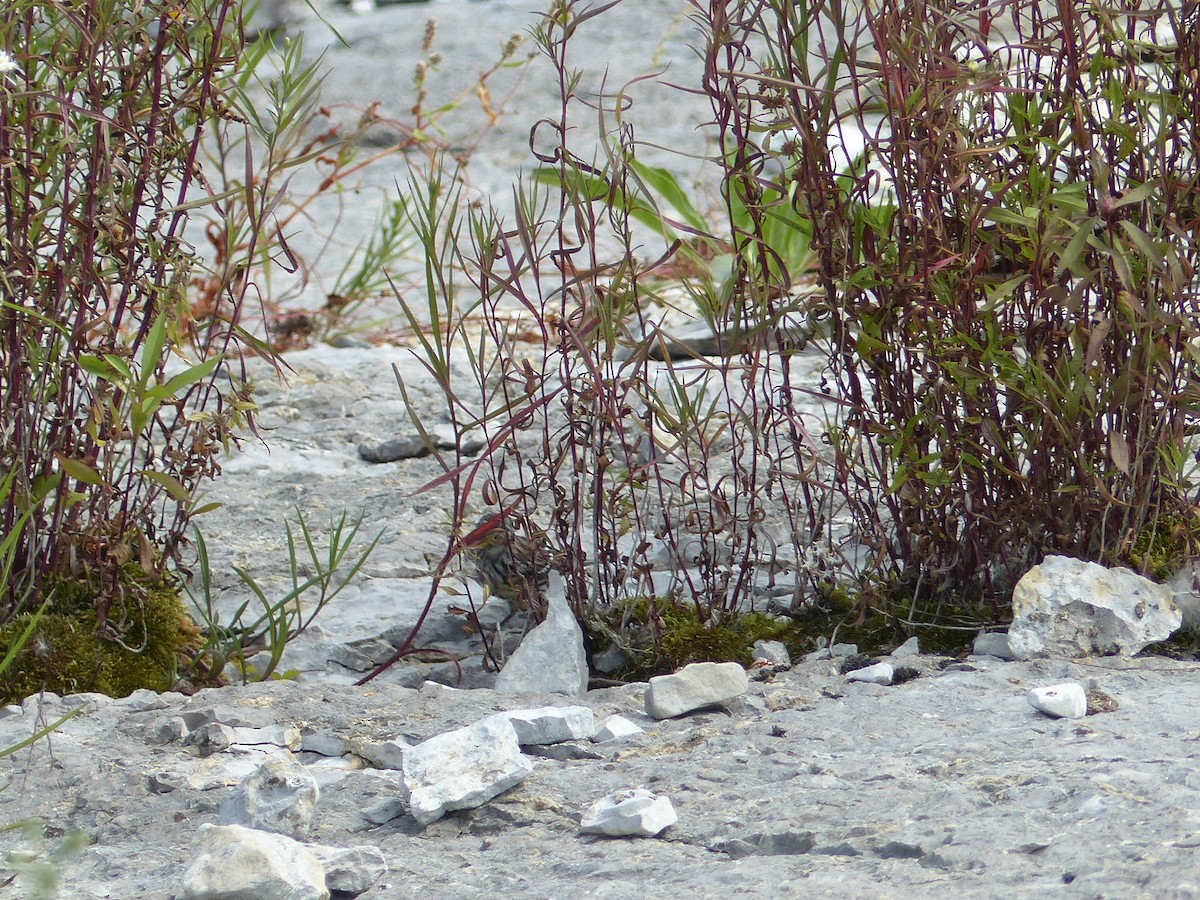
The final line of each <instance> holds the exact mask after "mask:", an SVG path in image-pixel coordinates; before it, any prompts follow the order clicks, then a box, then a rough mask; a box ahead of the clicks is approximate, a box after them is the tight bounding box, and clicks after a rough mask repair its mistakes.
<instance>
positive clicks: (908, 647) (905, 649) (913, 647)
mask: <svg viewBox="0 0 1200 900" xmlns="http://www.w3.org/2000/svg"><path fill="white" fill-rule="evenodd" d="M920 654H921V639H920V638H919V637H917V636H916V635H915V634H914V635H913V636H912V637H910V638H909V639H908V640H907V641H905V642H904V643H903V644H901V645H900V646H899V647H897V648H896V649H895V650H893V651H892V652H891V653H890V654H888V655H889V656H894V657H896V658H897V659H900V658H902V657H905V656H919V655H920Z"/></svg>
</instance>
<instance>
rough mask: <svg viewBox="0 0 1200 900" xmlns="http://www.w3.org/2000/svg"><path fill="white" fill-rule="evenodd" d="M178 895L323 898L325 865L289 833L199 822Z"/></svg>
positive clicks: (237, 899)
mask: <svg viewBox="0 0 1200 900" xmlns="http://www.w3.org/2000/svg"><path fill="white" fill-rule="evenodd" d="M182 896H183V898H184V900H263V898H265V897H286V898H287V900H327V898H328V897H329V890H328V889H327V888H326V886H325V870H324V869H323V868H322V867H321V863H320V861H319V860H318V859H317V858H316V856H314V855H313V853H312V852H311V851H310V850H309V849H308V848H307V847H305V846H304V845H303V844H301V843H300V842H299V841H294V840H292V839H291V838H289V837H284V836H283V835H280V834H270V833H268V832H266V831H259V830H257V829H255V828H244V827H242V826H241V825H201V826H200V832H199V843H198V845H197V847H196V850H195V852H194V853H193V855H192V861H191V863H189V864H188V867H187V869H186V870H185V871H184V873H183V894H182Z"/></svg>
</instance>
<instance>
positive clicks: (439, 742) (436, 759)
mask: <svg viewBox="0 0 1200 900" xmlns="http://www.w3.org/2000/svg"><path fill="white" fill-rule="evenodd" d="M402 771H403V773H404V781H403V788H404V795H405V799H406V800H407V801H408V807H409V812H411V813H412V815H413V818H415V819H416V820H417V821H418V822H419V823H420V824H421V825H428V824H430V823H431V822H436V821H437V820H438V819H440V818H441V817H442V816H443V815H445V814H446V813H447V812H449V811H451V810H455V809H474V808H475V807H477V806H482V805H483V804H484V803H487V801H489V800H491V799H492V798H493V797H495V796H496V795H498V794H502V793H504V792H505V791H507V790H508V789H509V788H510V787H512V786H513V785H516V784H519V783H520V782H521V781H523V780H524V779H525V778H526V776H528V775H529V773H530V772H532V771H533V763H532V762H530V761H529V760H528V759H526V758H525V757H524V756H522V755H521V747H520V745H519V744H518V743H517V733H516V731H515V730H514V729H513V727H512V723H511V722H509V721H508V719H506V718H501V717H496V716H489V717H488V718H486V719H483V720H482V721H480V722H476V723H475V724H474V725H470V726H468V727H466V728H458V729H456V730H454V731H448V732H446V733H445V734H439V735H437V736H436V737H432V738H430V739H429V740H427V741H424V742H423V743H420V744H417V746H415V747H413V748H411V749H409V750H406V751H405V752H404V764H403V769H402Z"/></svg>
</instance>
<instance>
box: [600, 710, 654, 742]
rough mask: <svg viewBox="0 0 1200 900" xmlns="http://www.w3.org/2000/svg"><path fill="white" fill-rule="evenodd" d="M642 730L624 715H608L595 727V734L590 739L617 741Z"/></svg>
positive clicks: (640, 732) (642, 729)
mask: <svg viewBox="0 0 1200 900" xmlns="http://www.w3.org/2000/svg"><path fill="white" fill-rule="evenodd" d="M644 732H645V729H644V728H642V727H641V726H640V725H638V724H636V723H634V722H630V721H629V720H628V719H627V718H625V717H624V716H609V717H608V718H607V719H605V720H604V722H603V723H602V724H601V725H600V727H599V728H598V729H596V734H595V735H594V736H593V737H592V740H593V741H596V742H597V743H601V742H603V741H619V740H621V739H622V738H627V737H632V736H633V735H635V734H643V733H644Z"/></svg>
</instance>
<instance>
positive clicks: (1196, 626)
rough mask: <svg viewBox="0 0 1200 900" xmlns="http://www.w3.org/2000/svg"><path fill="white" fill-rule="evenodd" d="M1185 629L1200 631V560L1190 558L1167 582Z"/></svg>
mask: <svg viewBox="0 0 1200 900" xmlns="http://www.w3.org/2000/svg"><path fill="white" fill-rule="evenodd" d="M1166 587H1167V590H1169V591H1170V592H1171V597H1172V599H1174V601H1175V605H1176V606H1177V607H1178V608H1179V613H1180V616H1182V619H1183V622H1182V627H1183V629H1184V630H1185V631H1188V632H1191V633H1196V632H1200V560H1195V559H1193V560H1190V561H1189V562H1188V563H1187V565H1185V566H1184V567H1183V568H1181V569H1180V570H1179V571H1178V572H1176V573H1175V574H1174V575H1173V576H1171V578H1170V580H1168V581H1167V583H1166Z"/></svg>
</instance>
